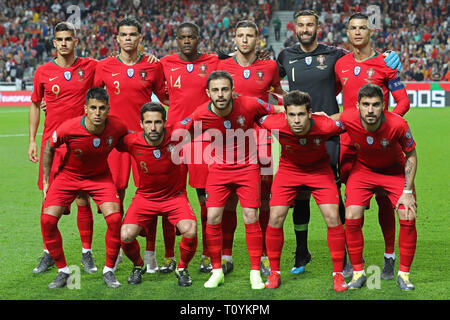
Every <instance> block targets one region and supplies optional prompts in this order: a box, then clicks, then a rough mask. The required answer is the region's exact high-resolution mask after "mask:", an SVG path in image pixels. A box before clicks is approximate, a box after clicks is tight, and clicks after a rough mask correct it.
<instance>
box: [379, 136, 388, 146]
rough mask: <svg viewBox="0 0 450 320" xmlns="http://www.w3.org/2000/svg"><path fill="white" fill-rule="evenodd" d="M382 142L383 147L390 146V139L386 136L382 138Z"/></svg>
mask: <svg viewBox="0 0 450 320" xmlns="http://www.w3.org/2000/svg"><path fill="white" fill-rule="evenodd" d="M380 144H381V145H382V146H383V148H387V147H388V146H389V140H388V139H386V138H383V139H381V141H380Z"/></svg>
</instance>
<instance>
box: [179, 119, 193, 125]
mask: <svg viewBox="0 0 450 320" xmlns="http://www.w3.org/2000/svg"><path fill="white" fill-rule="evenodd" d="M191 121H192V119H191V118H184V119H183V120H181V121H180V123H181V124H182V125H183V126H185V125H187V124H188V123H189V122H191Z"/></svg>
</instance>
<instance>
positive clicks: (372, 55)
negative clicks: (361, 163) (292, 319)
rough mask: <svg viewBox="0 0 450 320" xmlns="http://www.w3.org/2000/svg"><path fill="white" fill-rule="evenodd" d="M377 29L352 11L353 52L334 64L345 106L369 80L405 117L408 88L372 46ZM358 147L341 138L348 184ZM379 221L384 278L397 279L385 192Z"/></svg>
mask: <svg viewBox="0 0 450 320" xmlns="http://www.w3.org/2000/svg"><path fill="white" fill-rule="evenodd" d="M373 32H374V30H373V29H370V28H369V24H368V17H367V16H366V15H365V14H362V13H355V14H353V15H352V16H351V17H350V18H349V21H348V26H347V35H348V38H349V41H350V43H351V44H352V47H353V51H352V52H350V53H348V54H346V55H345V56H343V57H342V58H340V59H339V60H338V61H337V62H336V64H335V75H336V81H338V85H340V86H341V87H342V97H343V108H344V110H347V109H353V110H355V109H356V103H357V101H358V90H359V88H361V87H362V86H363V85H365V84H367V83H373V84H376V85H378V86H380V87H381V88H382V90H383V94H384V106H385V108H386V110H387V109H388V106H389V92H391V93H392V95H393V97H394V99H395V101H396V102H397V106H396V107H395V108H394V110H393V111H392V112H393V113H396V114H398V115H400V116H403V115H404V114H405V113H406V112H407V111H408V110H409V99H408V95H407V93H406V89H405V87H404V85H403V84H402V82H401V80H400V79H399V77H398V72H397V70H394V69H391V68H389V67H387V66H386V63H385V61H384V56H383V55H382V54H381V53H380V52H378V51H377V50H375V49H373V48H372V47H371V42H370V37H371V36H372V34H373ZM355 159H356V150H355V148H354V147H353V146H352V143H351V139H350V137H349V135H348V134H347V133H345V134H343V135H341V139H340V174H341V175H340V177H341V181H342V182H343V183H346V181H347V179H348V176H349V174H350V172H351V170H352V168H353V166H354V162H355ZM375 198H376V201H377V204H378V210H379V215H378V218H379V223H380V226H381V230H382V232H383V236H384V241H385V252H384V267H383V272H382V274H381V278H382V279H385V280H389V279H393V278H394V266H395V252H394V247H395V212H394V210H393V207H392V206H391V203H390V201H389V199H388V197H387V195H386V193H384V192H381V191H380V192H377V193H376V197H375Z"/></svg>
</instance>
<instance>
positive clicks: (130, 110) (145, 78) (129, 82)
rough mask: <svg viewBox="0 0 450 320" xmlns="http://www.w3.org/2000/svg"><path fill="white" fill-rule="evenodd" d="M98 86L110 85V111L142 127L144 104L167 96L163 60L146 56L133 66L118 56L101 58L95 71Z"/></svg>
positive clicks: (130, 125) (135, 128)
mask: <svg viewBox="0 0 450 320" xmlns="http://www.w3.org/2000/svg"><path fill="white" fill-rule="evenodd" d="M93 85H94V86H96V87H103V86H106V90H107V91H108V94H109V104H110V107H111V111H110V113H109V114H110V115H115V116H118V117H119V118H120V119H121V120H122V121H123V122H124V123H125V124H126V125H127V126H128V128H129V129H130V130H133V131H140V130H141V127H140V111H141V107H142V106H143V105H144V104H145V103H147V102H150V101H151V100H152V93H153V92H154V93H155V94H156V96H157V97H158V99H159V100H161V101H163V100H165V99H167V94H166V91H165V84H164V74H163V70H162V65H161V63H150V62H147V59H146V58H145V57H144V56H141V58H140V60H139V61H138V62H136V63H135V64H134V65H132V66H128V65H126V64H124V63H123V62H122V61H120V59H119V58H118V57H108V58H106V59H103V60H100V61H99V62H98V65H97V69H96V71H95V78H94V84H93Z"/></svg>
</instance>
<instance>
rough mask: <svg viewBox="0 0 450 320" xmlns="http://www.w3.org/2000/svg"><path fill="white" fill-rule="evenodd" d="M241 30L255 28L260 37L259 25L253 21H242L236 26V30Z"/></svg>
mask: <svg viewBox="0 0 450 320" xmlns="http://www.w3.org/2000/svg"><path fill="white" fill-rule="evenodd" d="M239 28H253V29H255V33H256V35H259V29H258V25H257V24H256V23H255V22H254V21H252V20H241V21H239V22H238V23H237V24H236V29H235V30H237V29H239Z"/></svg>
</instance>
